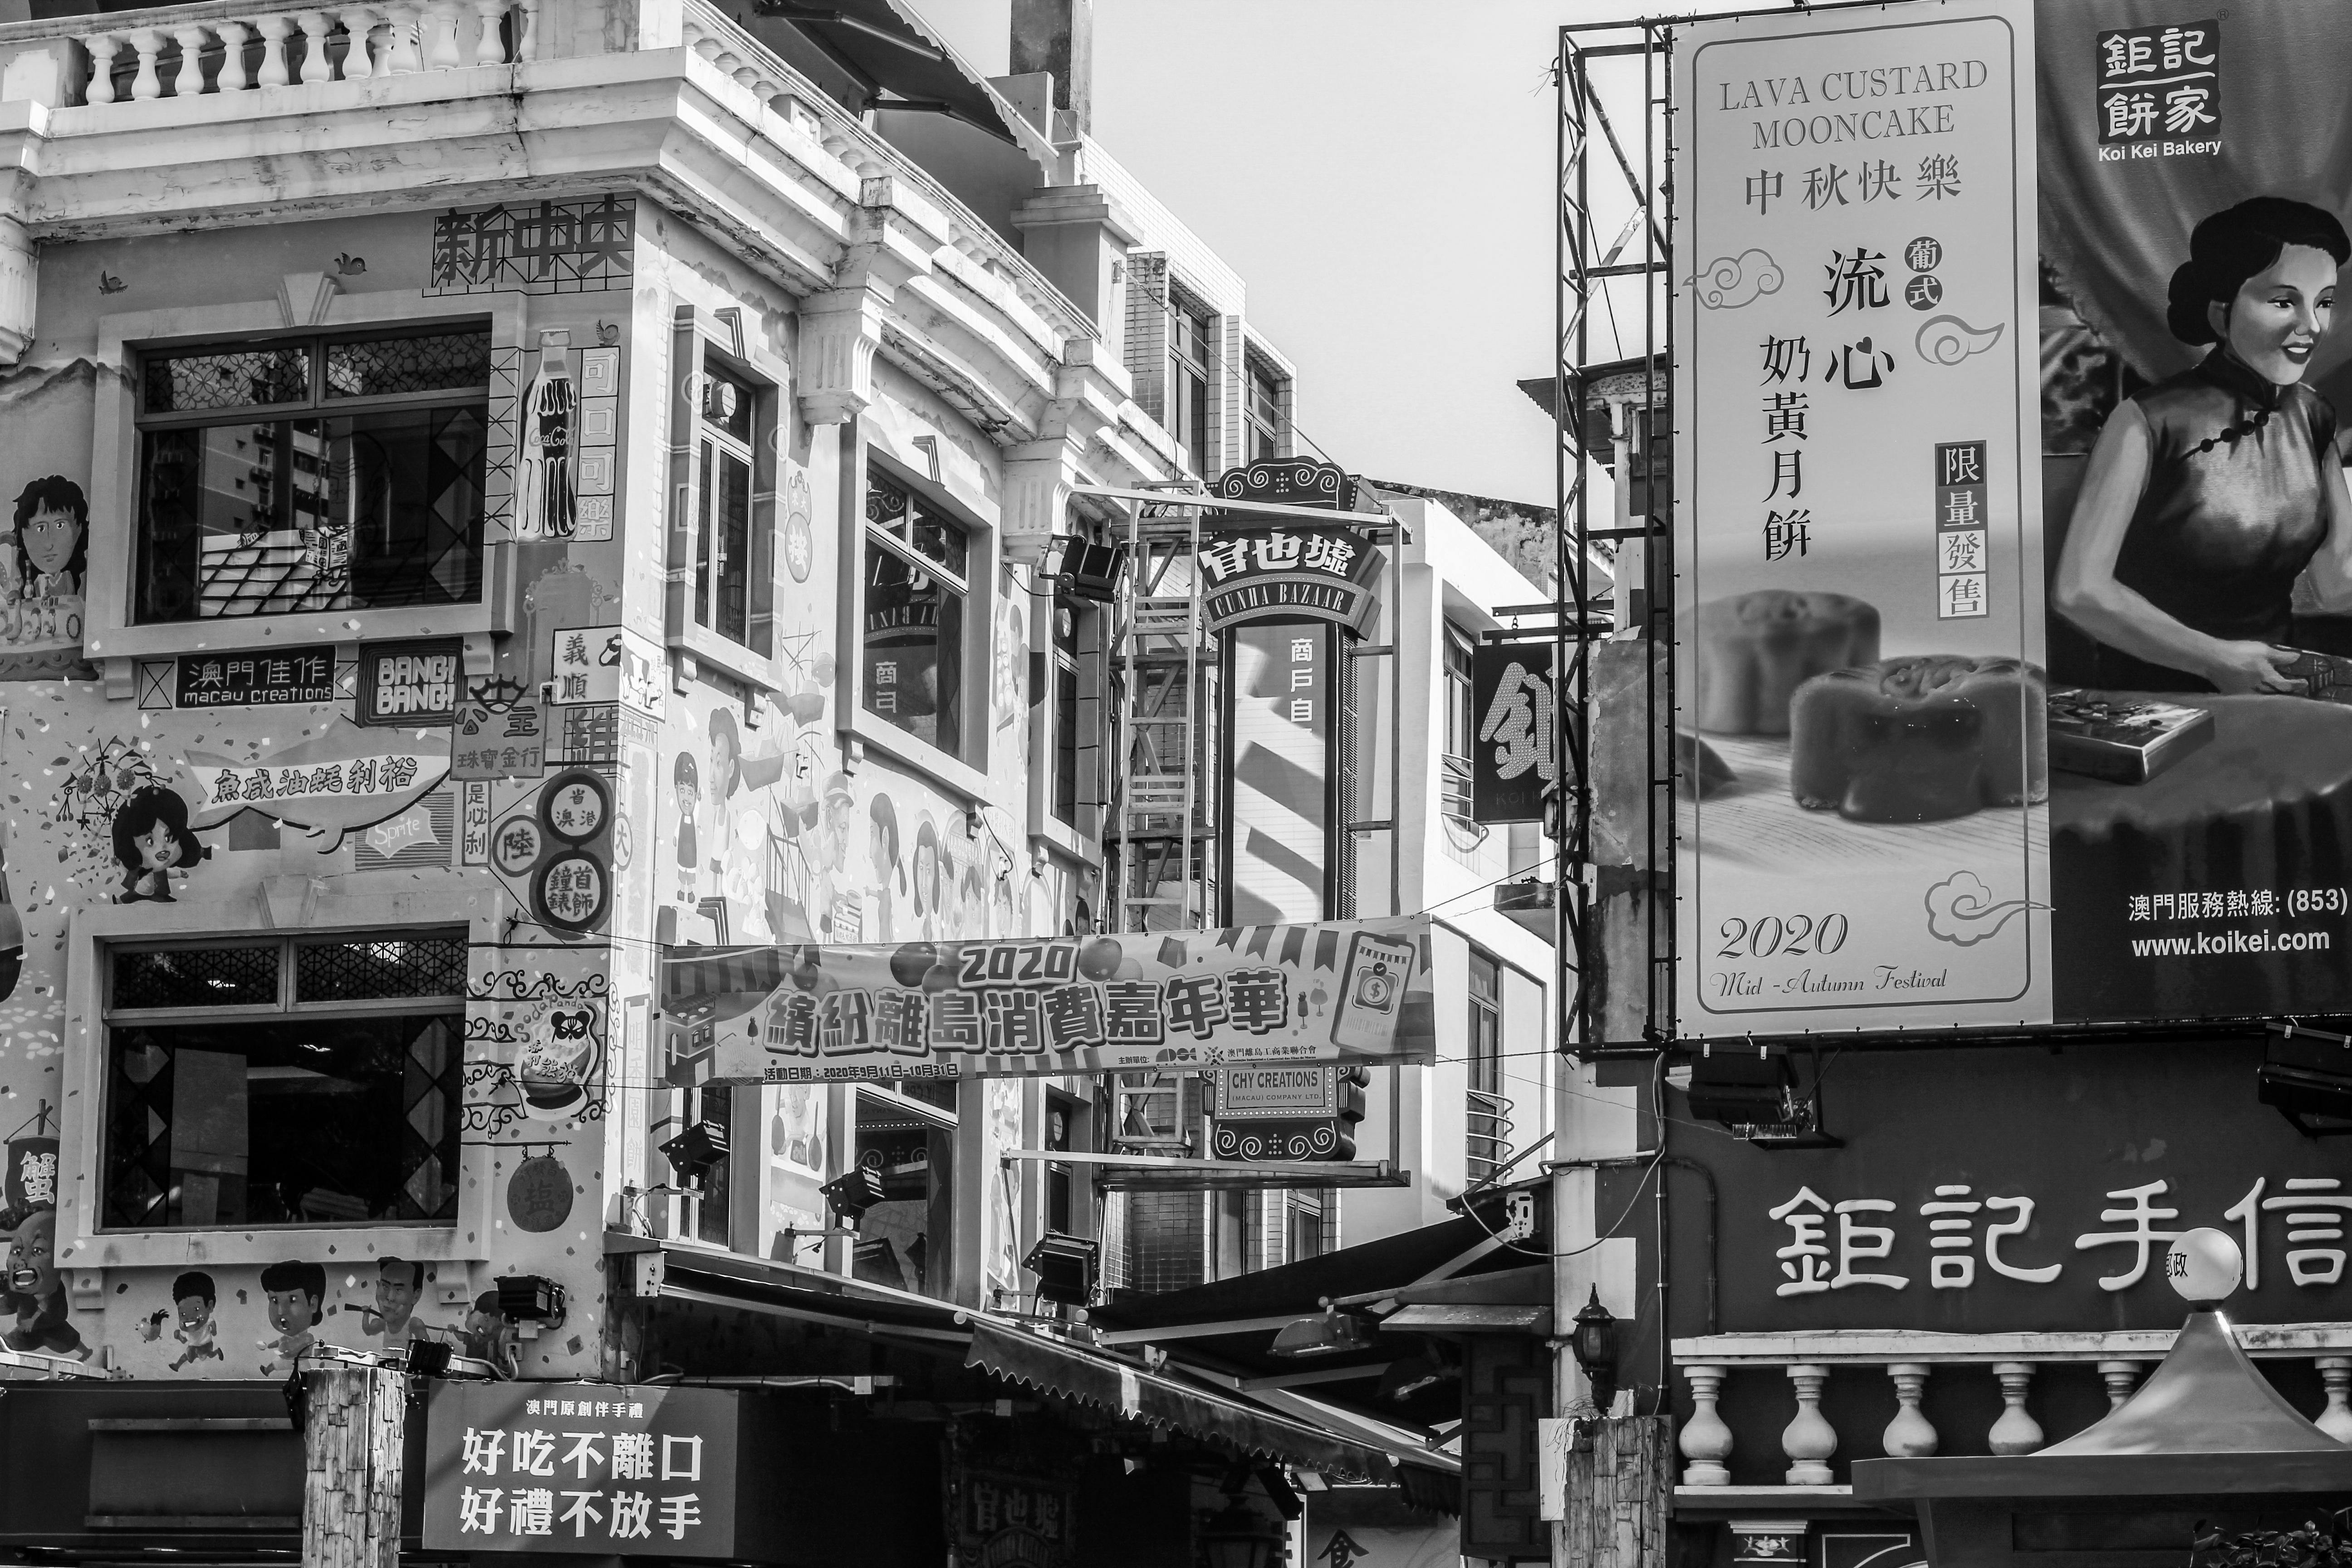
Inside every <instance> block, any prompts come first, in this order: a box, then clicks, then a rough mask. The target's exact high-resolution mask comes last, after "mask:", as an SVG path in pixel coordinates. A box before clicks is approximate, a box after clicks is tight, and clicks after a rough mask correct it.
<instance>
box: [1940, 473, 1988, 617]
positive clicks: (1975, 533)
mask: <svg viewBox="0 0 2352 1568" xmlns="http://www.w3.org/2000/svg"><path fill="white" fill-rule="evenodd" d="M1984 613H1985V444H1984V443H1983V442H1982V441H1948V442H1944V443H1941V444H1939V445H1938V446H1937V447H1936V618H1937V620H1942V621H1950V620H1960V619H1964V618H1968V617H1971V616H1981V615H1983V614H1984Z"/></svg>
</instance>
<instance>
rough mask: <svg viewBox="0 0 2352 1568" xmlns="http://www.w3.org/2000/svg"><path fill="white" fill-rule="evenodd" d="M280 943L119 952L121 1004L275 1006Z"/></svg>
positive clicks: (117, 999)
mask: <svg viewBox="0 0 2352 1568" xmlns="http://www.w3.org/2000/svg"><path fill="white" fill-rule="evenodd" d="M110 1005H112V1006H116V1007H256V1006H258V1007H274V1006H276V1005H278V944H277V943H275V942H272V943H270V944H269V945H268V946H266V947H185V948H175V949H173V951H171V952H121V951H119V950H118V951H117V952H115V954H114V994H113V997H112V999H111V1002H110Z"/></svg>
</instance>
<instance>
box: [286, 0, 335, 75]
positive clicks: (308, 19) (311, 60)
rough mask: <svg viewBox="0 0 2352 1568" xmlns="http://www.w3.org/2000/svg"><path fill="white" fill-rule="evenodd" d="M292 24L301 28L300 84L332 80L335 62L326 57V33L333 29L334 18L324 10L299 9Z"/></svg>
mask: <svg viewBox="0 0 2352 1568" xmlns="http://www.w3.org/2000/svg"><path fill="white" fill-rule="evenodd" d="M294 25H295V26H298V27H299V28H301V29H302V77H301V81H302V85H303V86H304V87H310V86H313V85H315V84H316V83H319V82H322V81H332V80H334V79H335V63H334V61H332V60H331V59H329V58H327V35H328V34H330V33H331V32H333V31H334V30H335V19H334V18H333V17H332V16H328V15H327V14H326V13H325V12H324V11H301V12H297V13H296V14H295V17H294Z"/></svg>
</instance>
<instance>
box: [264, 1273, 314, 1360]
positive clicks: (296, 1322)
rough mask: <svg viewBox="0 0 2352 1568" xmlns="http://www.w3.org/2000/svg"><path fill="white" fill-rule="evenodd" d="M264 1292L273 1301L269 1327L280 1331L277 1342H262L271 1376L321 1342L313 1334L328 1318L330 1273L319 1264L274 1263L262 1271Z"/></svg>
mask: <svg viewBox="0 0 2352 1568" xmlns="http://www.w3.org/2000/svg"><path fill="white" fill-rule="evenodd" d="M261 1290H262V1294H264V1295H265V1296H268V1298H269V1326H270V1327H271V1328H273V1329H276V1330H277V1331H278V1337H277V1338H276V1339H270V1340H264V1341H262V1342H261V1349H262V1352H263V1355H262V1362H261V1371H262V1374H263V1375H264V1376H268V1374H269V1373H274V1372H276V1371H277V1370H278V1368H279V1367H280V1366H289V1365H291V1364H292V1363H294V1362H295V1361H296V1360H298V1359H299V1357H300V1356H301V1354H302V1352H305V1351H307V1350H309V1349H310V1347H311V1346H313V1345H315V1344H317V1343H318V1342H319V1339H318V1335H317V1334H315V1333H314V1332H312V1331H313V1330H315V1329H316V1328H317V1327H318V1326H319V1320H320V1318H321V1317H323V1316H325V1309H326V1301H327V1270H326V1268H325V1267H324V1266H323V1265H320V1264H317V1263H273V1264H271V1265H270V1266H269V1267H268V1268H264V1269H263V1270H262V1271H261Z"/></svg>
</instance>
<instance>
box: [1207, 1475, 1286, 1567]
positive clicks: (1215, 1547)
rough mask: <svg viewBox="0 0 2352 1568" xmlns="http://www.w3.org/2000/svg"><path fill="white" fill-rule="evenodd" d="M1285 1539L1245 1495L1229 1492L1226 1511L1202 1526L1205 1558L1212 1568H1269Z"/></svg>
mask: <svg viewBox="0 0 2352 1568" xmlns="http://www.w3.org/2000/svg"><path fill="white" fill-rule="evenodd" d="M1281 1536H1282V1532H1281V1531H1279V1530H1278V1529H1276V1527H1275V1524H1274V1521H1271V1520H1268V1519H1265V1518H1264V1517H1263V1516H1261V1515H1260V1514H1259V1513H1258V1511H1257V1510H1255V1509H1254V1508H1252V1507H1250V1505H1249V1504H1247V1503H1246V1502H1244V1501H1243V1500H1242V1495H1241V1493H1239V1492H1227V1493H1226V1494H1225V1506H1224V1508H1223V1511H1221V1512H1219V1513H1218V1515H1217V1516H1216V1517H1215V1518H1214V1519H1212V1520H1211V1521H1209V1522H1208V1523H1206V1524H1204V1525H1202V1527H1201V1555H1202V1558H1203V1560H1204V1561H1205V1562H1206V1563H1207V1564H1208V1568H1266V1564H1267V1563H1268V1562H1269V1560H1270V1559H1271V1558H1272V1557H1273V1555H1274V1546H1275V1542H1277V1541H1279V1540H1280V1539H1281Z"/></svg>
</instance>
